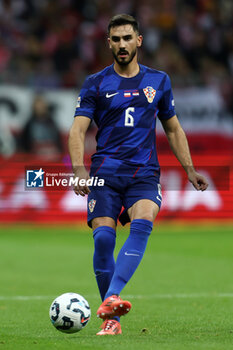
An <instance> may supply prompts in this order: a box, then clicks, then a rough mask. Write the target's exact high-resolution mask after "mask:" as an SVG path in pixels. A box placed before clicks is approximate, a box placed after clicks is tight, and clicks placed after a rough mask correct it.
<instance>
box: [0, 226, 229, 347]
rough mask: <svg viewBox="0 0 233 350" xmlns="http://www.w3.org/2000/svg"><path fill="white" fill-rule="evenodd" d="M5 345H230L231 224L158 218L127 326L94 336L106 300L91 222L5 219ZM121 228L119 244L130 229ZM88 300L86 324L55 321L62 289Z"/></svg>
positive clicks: (0, 242) (1, 289)
mask: <svg viewBox="0 0 233 350" xmlns="http://www.w3.org/2000/svg"><path fill="white" fill-rule="evenodd" d="M0 231H1V233H0V266H1V273H0V276H1V277H0V315H1V316H0V350H1V349H7V350H8V349H9V350H10V349H12V350H18V349H24V350H27V349H30V350H34V349H35V350H37V349H40V350H42V349H43V350H47V349H56V350H60V349H61V350H66V349H67V350H68V349H69V350H73V349H81V350H85V349H94V350H103V349H106V350H108V349H109V350H110V349H111V350H128V349H129V350H137V349H143V350H210V349H214V350H230V349H233V226H230V225H221V226H220V225H218V226H214V225H202V226H201V225H175V224H173V225H172V224H170V225H164V224H162V223H159V224H156V225H155V227H154V229H153V233H152V235H151V237H150V240H149V244H148V247H147V251H146V254H145V256H144V258H143V260H142V263H141V265H140V266H139V268H138V270H137V271H136V273H135V275H134V276H133V278H132V280H131V281H130V283H129V284H128V285H127V286H126V287H125V289H124V290H123V291H122V294H121V295H122V297H123V298H128V299H129V300H130V301H131V302H132V310H131V311H130V313H129V314H128V315H127V316H125V317H122V330H123V334H122V335H121V336H107V337H106V336H105V337H97V336H96V335H95V334H96V332H97V331H98V330H99V326H100V324H101V321H100V320H99V319H97V318H96V316H95V315H96V310H97V308H98V306H99V304H100V298H99V295H98V291H97V286H96V282H95V277H94V274H93V271H92V254H93V241H92V234H91V231H90V230H89V229H88V228H86V226H81V225H79V226H78V225H76V226H75V225H74V226H71V225H70V226H60V227H56V226H33V225H31V226H30V225H27V226H26V225H17V226H16V225H15V226H1V227H0ZM127 231H128V227H127V228H126V229H124V230H122V229H119V231H118V236H117V249H116V251H118V250H119V247H120V246H121V245H122V243H123V242H124V240H125V239H126V237H127ZM69 291H72V292H77V293H79V294H82V295H83V296H84V297H86V299H87V300H88V301H89V303H90V306H91V310H92V317H91V320H90V322H89V324H88V325H87V327H86V328H84V329H83V330H82V331H81V332H79V333H76V334H70V335H69V334H64V333H61V332H59V331H57V330H56V329H55V328H54V327H53V326H52V324H51V323H50V320H49V316H48V312H49V307H50V304H51V302H52V301H53V299H54V298H55V297H57V296H58V295H60V294H62V293H65V292H69Z"/></svg>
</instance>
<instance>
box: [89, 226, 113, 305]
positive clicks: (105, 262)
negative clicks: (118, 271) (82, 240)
mask: <svg viewBox="0 0 233 350" xmlns="http://www.w3.org/2000/svg"><path fill="white" fill-rule="evenodd" d="M93 237H94V244H95V251H94V257H93V267H94V272H95V276H96V281H97V284H98V287H99V291H100V295H101V299H102V300H104V299H105V294H106V292H107V290H108V288H109V285H110V282H111V279H112V276H113V273H114V270H115V260H114V256H113V252H114V248H115V243H116V232H115V230H114V229H113V228H111V227H109V226H100V227H98V228H96V229H95V230H94V231H93Z"/></svg>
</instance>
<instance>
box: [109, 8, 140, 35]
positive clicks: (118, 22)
mask: <svg viewBox="0 0 233 350" xmlns="http://www.w3.org/2000/svg"><path fill="white" fill-rule="evenodd" d="M125 24H131V26H132V27H133V30H134V31H135V32H136V33H137V34H139V25H138V22H137V21H136V19H135V18H134V17H133V16H130V15H127V14H125V13H122V14H120V15H115V16H113V17H112V18H111V20H110V22H109V25H108V34H109V33H110V30H111V28H114V27H118V26H122V25H125Z"/></svg>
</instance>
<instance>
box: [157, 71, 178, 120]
mask: <svg viewBox="0 0 233 350" xmlns="http://www.w3.org/2000/svg"><path fill="white" fill-rule="evenodd" d="M158 110H159V111H158V118H159V119H160V120H166V119H170V118H172V117H174V115H175V114H176V112H175V103H174V98H173V94H172V88H171V81H170V78H169V76H168V75H167V74H166V76H165V82H164V89H163V95H162V97H161V99H160V100H159V103H158Z"/></svg>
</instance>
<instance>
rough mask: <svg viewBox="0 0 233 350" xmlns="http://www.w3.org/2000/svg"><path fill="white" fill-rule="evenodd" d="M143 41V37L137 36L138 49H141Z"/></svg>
mask: <svg viewBox="0 0 233 350" xmlns="http://www.w3.org/2000/svg"><path fill="white" fill-rule="evenodd" d="M142 40H143V37H142V35H138V36H137V47H141V46H142Z"/></svg>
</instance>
